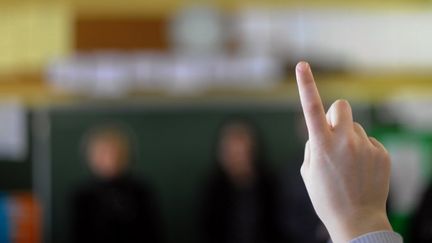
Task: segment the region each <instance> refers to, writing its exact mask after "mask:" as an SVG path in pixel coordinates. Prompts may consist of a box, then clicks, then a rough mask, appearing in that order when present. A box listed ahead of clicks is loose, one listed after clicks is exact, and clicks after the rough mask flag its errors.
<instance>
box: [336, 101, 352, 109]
mask: <svg viewBox="0 0 432 243" xmlns="http://www.w3.org/2000/svg"><path fill="white" fill-rule="evenodd" d="M334 104H335V106H336V107H337V108H339V109H347V108H349V107H350V104H349V102H348V101H347V100H345V99H338V100H336V101H335V103H334Z"/></svg>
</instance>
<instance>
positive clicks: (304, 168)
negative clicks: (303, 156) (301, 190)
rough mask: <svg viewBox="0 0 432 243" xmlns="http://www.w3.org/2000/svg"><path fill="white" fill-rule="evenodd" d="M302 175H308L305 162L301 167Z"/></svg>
mask: <svg viewBox="0 0 432 243" xmlns="http://www.w3.org/2000/svg"><path fill="white" fill-rule="evenodd" d="M300 175H301V176H302V177H303V178H304V177H306V166H305V165H304V163H303V165H302V166H301V167H300Z"/></svg>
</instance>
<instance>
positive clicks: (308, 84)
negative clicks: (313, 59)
mask: <svg viewBox="0 0 432 243" xmlns="http://www.w3.org/2000/svg"><path fill="white" fill-rule="evenodd" d="M296 76H297V85H298V89H299V94H300V102H301V105H302V108H303V114H304V116H305V120H306V125H307V128H308V133H309V138H311V139H313V138H323V137H325V136H326V135H327V133H328V131H329V125H328V123H327V120H326V116H325V111H324V106H323V104H322V102H321V97H320V95H319V92H318V89H317V87H316V85H315V81H314V78H313V75H312V71H311V69H310V66H309V64H308V63H306V62H300V63H298V64H297V67H296Z"/></svg>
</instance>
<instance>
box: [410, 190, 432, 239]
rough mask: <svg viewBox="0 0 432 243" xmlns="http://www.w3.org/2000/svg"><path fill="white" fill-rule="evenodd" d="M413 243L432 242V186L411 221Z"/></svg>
mask: <svg viewBox="0 0 432 243" xmlns="http://www.w3.org/2000/svg"><path fill="white" fill-rule="evenodd" d="M410 238H411V241H410V242H412V243H426V242H432V185H430V186H429V187H428V189H427V190H426V193H425V194H424V196H423V198H422V199H421V202H420V204H419V207H418V208H417V210H416V212H415V213H414V216H413V218H412V221H411V228H410Z"/></svg>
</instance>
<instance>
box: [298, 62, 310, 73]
mask: <svg viewBox="0 0 432 243" xmlns="http://www.w3.org/2000/svg"><path fill="white" fill-rule="evenodd" d="M309 68H310V67H309V63H307V62H305V61H301V62H299V63H298V64H297V67H296V69H297V71H300V72H305V71H308V70H309Z"/></svg>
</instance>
